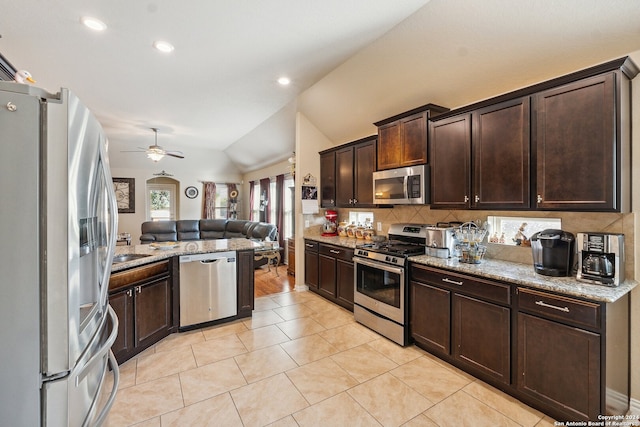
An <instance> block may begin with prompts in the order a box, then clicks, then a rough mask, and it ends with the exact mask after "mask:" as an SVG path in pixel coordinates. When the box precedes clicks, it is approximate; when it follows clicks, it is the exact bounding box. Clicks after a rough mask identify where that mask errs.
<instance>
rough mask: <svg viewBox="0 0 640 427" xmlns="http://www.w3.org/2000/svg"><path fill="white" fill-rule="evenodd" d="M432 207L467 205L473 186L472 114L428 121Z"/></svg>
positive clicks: (459, 206) (468, 204) (464, 206)
mask: <svg viewBox="0 0 640 427" xmlns="http://www.w3.org/2000/svg"><path fill="white" fill-rule="evenodd" d="M429 138H430V140H431V207H432V208H447V209H468V208H469V207H470V206H471V205H470V199H469V195H470V190H471V114H461V115H459V116H453V117H448V118H446V119H443V120H438V121H436V122H431V123H430V124H429Z"/></svg>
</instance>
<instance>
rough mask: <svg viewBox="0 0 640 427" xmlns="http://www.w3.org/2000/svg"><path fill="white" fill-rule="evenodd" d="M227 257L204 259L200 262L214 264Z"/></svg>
mask: <svg viewBox="0 0 640 427" xmlns="http://www.w3.org/2000/svg"><path fill="white" fill-rule="evenodd" d="M223 259H226V258H214V259H203V260H202V261H200V264H213V263H214V262H218V261H222V260H223Z"/></svg>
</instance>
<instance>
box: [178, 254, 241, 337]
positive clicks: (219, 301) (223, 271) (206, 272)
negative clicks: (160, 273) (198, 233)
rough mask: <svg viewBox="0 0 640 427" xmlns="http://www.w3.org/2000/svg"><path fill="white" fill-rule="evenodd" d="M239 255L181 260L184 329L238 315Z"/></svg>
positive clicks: (191, 257) (181, 312) (190, 256)
mask: <svg viewBox="0 0 640 427" xmlns="http://www.w3.org/2000/svg"><path fill="white" fill-rule="evenodd" d="M236 277H237V273H236V253H235V252H234V251H232V252H216V253H209V254H198V255H184V256H181V257H180V326H181V327H184V326H190V325H196V324H199V323H203V322H209V321H211V320H217V319H224V318H226V317H231V316H235V315H237V314H238V290H237V289H238V288H237V285H236V281H237V280H236Z"/></svg>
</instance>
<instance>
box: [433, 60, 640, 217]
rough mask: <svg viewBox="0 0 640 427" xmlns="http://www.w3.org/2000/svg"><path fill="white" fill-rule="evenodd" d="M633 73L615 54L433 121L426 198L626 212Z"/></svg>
mask: <svg viewBox="0 0 640 427" xmlns="http://www.w3.org/2000/svg"><path fill="white" fill-rule="evenodd" d="M638 72H639V70H638V68H637V66H636V65H635V64H634V63H633V62H632V61H631V60H630V59H629V58H628V57H626V58H621V59H617V60H615V61H611V62H608V63H605V64H602V65H598V66H595V67H591V68H589V69H585V70H581V71H578V72H575V73H572V74H569V75H566V76H563V77H558V78H556V79H553V80H549V81H546V82H542V83H539V84H536V85H534V86H530V87H527V88H524V89H520V90H517V91H515V92H511V93H507V94H504V95H500V96H498V97H495V98H492V99H488V100H484V101H481V102H478V103H476V104H472V105H468V106H465V107H461V108H459V109H456V110H454V111H450V112H448V113H444V114H442V115H441V116H439V117H438V118H436V119H434V120H431V121H430V123H429V144H430V147H431V148H430V154H429V155H430V159H429V162H430V164H431V171H432V173H431V187H432V188H431V201H432V203H431V205H432V207H434V208H447V209H485V210H488V209H493V210H498V209H500V210H508V209H539V210H562V211H594V212H627V211H628V210H629V208H630V197H631V190H630V188H631V187H630V180H631V173H630V168H631V151H630V146H631V144H630V141H631V126H630V122H631V115H630V109H631V98H630V91H631V79H633V78H634V77H635V76H636V75H637V74H638Z"/></svg>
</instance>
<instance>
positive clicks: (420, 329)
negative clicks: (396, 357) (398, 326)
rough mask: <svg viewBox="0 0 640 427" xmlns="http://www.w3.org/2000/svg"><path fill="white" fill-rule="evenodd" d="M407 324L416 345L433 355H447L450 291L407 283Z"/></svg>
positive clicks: (449, 351)
mask: <svg viewBox="0 0 640 427" xmlns="http://www.w3.org/2000/svg"><path fill="white" fill-rule="evenodd" d="M410 293H411V294H410V296H409V301H410V306H409V324H410V329H411V336H412V337H413V339H414V340H416V342H418V343H419V344H422V345H423V346H425V347H426V348H429V349H431V350H433V351H434V352H438V353H443V354H446V355H448V354H450V353H451V339H450V337H451V291H448V290H446V289H440V288H436V287H433V286H430V285H427V284H426V283H420V282H415V281H411V284H410Z"/></svg>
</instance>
